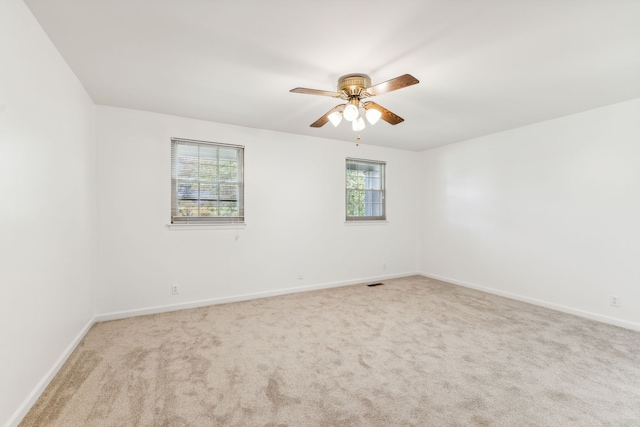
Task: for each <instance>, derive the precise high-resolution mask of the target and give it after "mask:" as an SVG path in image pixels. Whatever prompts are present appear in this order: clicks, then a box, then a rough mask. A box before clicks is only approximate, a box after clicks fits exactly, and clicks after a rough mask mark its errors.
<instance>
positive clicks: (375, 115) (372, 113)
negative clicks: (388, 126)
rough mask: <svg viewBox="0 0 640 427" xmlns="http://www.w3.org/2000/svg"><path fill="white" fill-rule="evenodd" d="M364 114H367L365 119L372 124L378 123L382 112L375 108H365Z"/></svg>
mask: <svg viewBox="0 0 640 427" xmlns="http://www.w3.org/2000/svg"><path fill="white" fill-rule="evenodd" d="M366 115H367V120H368V121H369V123H371V124H372V125H375V124H376V123H378V120H380V117H382V113H381V112H380V110H376V109H375V108H367V113H366Z"/></svg>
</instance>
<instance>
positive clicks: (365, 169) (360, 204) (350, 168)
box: [346, 159, 386, 221]
mask: <svg viewBox="0 0 640 427" xmlns="http://www.w3.org/2000/svg"><path fill="white" fill-rule="evenodd" d="M385 166H386V164H385V163H384V162H376V161H373V160H360V159H347V167H346V212H347V215H346V219H347V221H354V220H355V221H362V220H385V219H386V211H385Z"/></svg>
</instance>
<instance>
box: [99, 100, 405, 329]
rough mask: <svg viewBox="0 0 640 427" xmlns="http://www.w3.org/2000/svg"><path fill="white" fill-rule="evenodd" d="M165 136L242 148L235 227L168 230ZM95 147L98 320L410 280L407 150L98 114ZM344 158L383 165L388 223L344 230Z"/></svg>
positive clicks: (149, 116) (102, 110)
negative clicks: (241, 220) (241, 219)
mask: <svg viewBox="0 0 640 427" xmlns="http://www.w3.org/2000/svg"><path fill="white" fill-rule="evenodd" d="M171 137H181V138H189V139H197V140H205V141H213V142H222V143H227V144H238V145H244V146H245V183H246V185H245V199H246V201H245V214H246V224H247V225H246V227H245V228H244V229H239V230H189V231H175V230H169V229H168V228H167V224H168V223H169V219H170V218H169V216H170V200H171V193H170V183H171V175H170V173H171V169H170V164H171V162H170V154H171V153H170V138H171ZM97 141H98V156H97V157H98V195H99V206H100V213H99V277H100V279H99V289H98V300H97V301H98V304H97V312H98V314H100V315H102V317H101V318H109V317H110V316H112V317H113V316H115V317H118V316H121V315H123V313H120V312H128V314H132V313H140V312H147V311H145V310H144V309H152V308H154V307H162V309H166V308H167V307H168V306H174V307H175V305H177V304H187V305H193V304H198V302H204V301H207V302H213V301H215V300H218V301H224V300H227V299H235V298H243V297H246V296H260V295H267V294H274V293H277V292H279V291H281V290H284V289H290V288H297V289H303V288H307V287H314V286H331V285H335V284H346V283H354V282H358V281H363V280H368V279H369V278H379V277H386V276H397V275H405V274H412V273H415V272H416V264H417V260H416V244H417V236H416V233H415V231H416V228H417V226H416V215H415V207H416V202H415V197H416V194H417V193H416V187H415V179H414V178H415V173H416V168H415V165H416V160H415V157H416V155H415V153H412V152H407V151H401V150H394V149H388V148H380V147H372V146H367V145H366V141H364V142H363V144H361V145H360V147H356V146H355V144H354V143H348V142H338V141H332V140H326V139H319V138H310V137H304V136H296V135H291V134H284V133H277V132H271V131H265V130H258V129H250V128H243V127H237V126H229V125H223V124H217V123H211V122H204V121H197V120H192V119H185V118H180V117H174V116H167V115H161V114H155V113H148V112H141V111H134V110H126V109H119V108H112V107H102V106H99V107H97ZM348 156H349V157H358V158H366V159H373V160H384V161H386V162H387V190H388V197H387V210H388V219H389V222H388V223H387V224H384V225H362V226H353V225H345V222H344V181H345V179H344V163H345V157H348ZM385 262H386V264H387V268H386V269H383V268H382V264H383V263H385ZM298 271H303V273H304V279H303V280H299V279H298ZM174 283H175V284H178V285H179V286H180V287H181V294H180V295H177V296H172V295H171V293H170V286H171V284H174ZM151 311H153V310H151ZM118 313H119V314H118Z"/></svg>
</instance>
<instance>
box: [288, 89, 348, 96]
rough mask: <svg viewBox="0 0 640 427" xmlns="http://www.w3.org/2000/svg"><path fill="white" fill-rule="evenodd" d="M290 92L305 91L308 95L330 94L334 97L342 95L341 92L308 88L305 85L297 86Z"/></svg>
mask: <svg viewBox="0 0 640 427" xmlns="http://www.w3.org/2000/svg"><path fill="white" fill-rule="evenodd" d="M289 92H293V93H304V94H307V95H321V96H330V97H332V98H340V96H341V95H342V94H341V93H340V92H329V91H326V90H318V89H307V88H305V87H297V88H295V89H291V90H290V91H289Z"/></svg>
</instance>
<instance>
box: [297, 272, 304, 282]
mask: <svg viewBox="0 0 640 427" xmlns="http://www.w3.org/2000/svg"><path fill="white" fill-rule="evenodd" d="M302 279H304V272H302V271H298V280H302Z"/></svg>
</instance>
